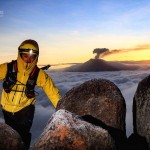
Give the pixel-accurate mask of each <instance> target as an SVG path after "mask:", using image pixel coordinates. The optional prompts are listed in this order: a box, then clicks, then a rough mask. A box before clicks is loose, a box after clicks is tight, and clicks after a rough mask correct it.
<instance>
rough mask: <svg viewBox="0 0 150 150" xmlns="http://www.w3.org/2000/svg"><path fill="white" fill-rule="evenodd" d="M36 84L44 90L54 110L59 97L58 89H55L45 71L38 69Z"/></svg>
mask: <svg viewBox="0 0 150 150" xmlns="http://www.w3.org/2000/svg"><path fill="white" fill-rule="evenodd" d="M36 84H37V86H39V87H41V88H42V89H43V90H44V92H45V93H46V95H47V96H48V98H49V99H50V100H51V102H52V104H53V106H54V107H55V108H56V106H57V103H58V101H59V100H60V98H61V96H60V94H59V90H58V88H56V87H55V84H54V83H53V81H52V79H51V78H50V77H49V76H48V75H47V74H46V73H45V71H43V70H41V69H40V71H39V75H38V78H37V83H36Z"/></svg>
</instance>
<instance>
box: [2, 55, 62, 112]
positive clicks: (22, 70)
mask: <svg viewBox="0 0 150 150" xmlns="http://www.w3.org/2000/svg"><path fill="white" fill-rule="evenodd" d="M37 61H38V58H37V59H35V60H34V61H33V62H32V63H25V62H24V61H23V60H22V59H21V57H20V54H18V58H17V66H18V73H17V83H16V84H15V85H14V87H13V90H14V91H11V92H10V93H6V92H5V91H4V89H3V90H2V96H1V101H0V103H1V105H2V108H3V109H4V110H6V111H8V112H12V113H13V112H17V111H19V110H21V109H22V108H24V107H26V106H28V105H30V104H34V103H35V102H36V99H35V98H30V99H29V98H27V97H26V95H25V88H26V86H25V85H26V82H27V80H28V77H29V75H30V73H31V72H32V69H33V68H34V67H35V65H36V64H37ZM6 73H7V63H4V64H1V65H0V80H3V79H4V78H5V76H6ZM18 81H19V82H18ZM20 82H21V83H22V84H20ZM23 84H24V85H23ZM36 85H37V86H38V87H41V88H42V89H43V90H44V91H45V93H46V95H47V96H48V98H49V99H50V100H51V102H52V104H53V105H54V107H56V106H57V103H58V101H59V99H60V94H59V91H58V89H57V88H56V87H55V85H54V83H53V81H52V79H51V78H50V77H49V76H48V75H47V74H46V73H45V71H43V70H42V69H40V71H39V75H38V78H37V81H36ZM17 91H23V92H17Z"/></svg>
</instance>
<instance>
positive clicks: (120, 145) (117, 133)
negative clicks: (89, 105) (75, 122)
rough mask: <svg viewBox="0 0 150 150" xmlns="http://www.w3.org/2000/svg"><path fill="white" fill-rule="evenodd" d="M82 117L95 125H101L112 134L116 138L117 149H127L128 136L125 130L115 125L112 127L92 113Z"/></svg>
mask: <svg viewBox="0 0 150 150" xmlns="http://www.w3.org/2000/svg"><path fill="white" fill-rule="evenodd" d="M81 119H83V120H84V121H86V122H89V123H91V124H93V125H95V126H100V127H102V128H103V129H105V130H107V131H108V132H109V134H110V135H111V136H112V138H113V139H114V140H115V143H116V148H117V150H125V149H124V148H125V145H126V143H127V137H126V134H125V132H123V131H122V130H119V129H116V128H114V127H110V126H108V125H106V124H105V123H103V122H102V121H101V120H99V119H97V118H94V117H93V116H91V115H84V116H81Z"/></svg>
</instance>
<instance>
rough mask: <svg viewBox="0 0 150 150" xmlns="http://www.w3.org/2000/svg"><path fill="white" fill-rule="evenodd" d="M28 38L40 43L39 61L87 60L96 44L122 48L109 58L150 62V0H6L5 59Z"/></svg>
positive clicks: (2, 7)
mask: <svg viewBox="0 0 150 150" xmlns="http://www.w3.org/2000/svg"><path fill="white" fill-rule="evenodd" d="M26 39H34V40H36V41H37V42H38V43H39V47H40V57H39V64H47V63H49V64H58V63H82V62H85V61H87V60H89V59H90V58H94V57H95V54H93V49H95V48H108V49H109V50H110V52H111V51H112V50H118V51H117V53H113V52H112V53H109V54H108V55H105V56H104V57H103V59H105V60H143V59H144V60H149V59H150V1H149V0H1V1H0V53H1V59H0V63H2V62H5V61H10V60H12V59H16V57H17V48H18V46H19V45H20V43H21V42H22V41H24V40H26Z"/></svg>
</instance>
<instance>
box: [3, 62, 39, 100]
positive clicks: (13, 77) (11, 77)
mask: <svg viewBox="0 0 150 150" xmlns="http://www.w3.org/2000/svg"><path fill="white" fill-rule="evenodd" d="M39 71H40V69H39V68H38V67H37V65H36V66H35V67H34V68H33V70H32V72H31V73H30V75H29V78H28V80H27V83H26V85H25V86H26V90H25V94H26V96H27V97H28V98H33V97H35V91H34V88H35V85H36V81H37V77H38V74H39ZM17 72H18V68H17V60H12V62H10V63H8V64H7V74H6V77H5V80H4V82H3V88H4V90H5V92H6V93H10V92H11V91H12V88H13V86H14V85H15V84H16V82H17ZM18 82H19V83H21V82H20V81H18ZM21 84H22V85H24V84H23V83H21ZM18 92H22V91H18Z"/></svg>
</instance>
